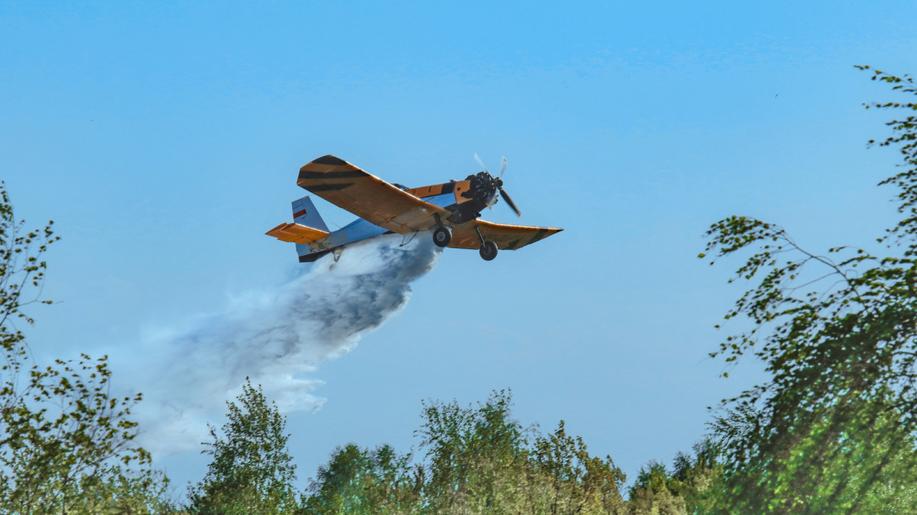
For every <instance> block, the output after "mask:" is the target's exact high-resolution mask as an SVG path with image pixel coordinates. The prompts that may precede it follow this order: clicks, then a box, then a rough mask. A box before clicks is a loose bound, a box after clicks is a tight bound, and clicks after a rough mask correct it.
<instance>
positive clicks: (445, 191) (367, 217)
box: [266, 155, 562, 263]
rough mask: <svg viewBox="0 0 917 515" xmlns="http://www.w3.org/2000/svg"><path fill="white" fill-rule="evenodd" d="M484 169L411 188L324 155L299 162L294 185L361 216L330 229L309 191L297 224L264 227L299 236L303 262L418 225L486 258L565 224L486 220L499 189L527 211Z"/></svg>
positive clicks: (444, 243) (296, 204) (286, 237)
mask: <svg viewBox="0 0 917 515" xmlns="http://www.w3.org/2000/svg"><path fill="white" fill-rule="evenodd" d="M476 157H477V156H476ZM479 162H480V160H479ZM482 168H484V170H482V171H480V172H477V173H475V174H471V175H469V176H468V177H466V178H465V180H461V181H455V180H452V181H449V182H444V183H441V184H433V185H430V186H421V187H417V188H407V187H405V186H401V185H400V184H393V183H389V182H386V181H384V180H382V179H380V178H378V177H376V176H375V175H372V174H370V173H368V172H366V171H364V170H362V169H360V168H358V167H356V166H354V165H352V164H350V163H348V162H347V161H344V160H343V159H340V158H338V157H335V156H332V155H326V156H323V157H319V158H318V159H315V160H314V161H312V162H310V163H307V164H305V165H304V166H303V167H302V168H300V170H299V178H298V179H297V181H296V184H297V185H299V186H300V187H302V188H304V189H305V190H307V191H309V192H311V193H314V194H315V195H318V196H319V197H321V198H323V199H325V200H327V201H328V202H331V203H332V204H334V205H336V206H338V207H340V208H342V209H345V210H347V211H349V212H351V213H353V214H355V215H357V217H358V218H357V219H356V220H354V221H353V222H351V223H350V224H348V225H346V226H344V227H342V228H340V229H338V230H336V231H329V230H328V226H327V225H326V224H325V222H324V220H322V217H321V215H319V213H318V211H317V210H316V209H315V205H314V204H313V203H312V200H311V199H310V198H309V197H308V196H305V197H303V198H301V199H298V200H295V201H293V222H292V223H281V224H279V225H277V226H276V227H274V228H273V229H271V230H270V231H267V233H266V234H267V235H268V236H273V237H275V238H277V239H278V240H281V241H285V242H291V243H295V244H296V251H297V254H298V255H299V261H300V262H301V263H307V262H312V261H315V260H316V259H318V258H320V257H322V256H324V255H326V254H328V253H333V257H334V259H335V260H337V259H338V258H340V255H341V252H342V251H343V249H344V248H345V247H346V246H348V245H351V244H353V243H356V242H358V241H363V240H367V239H369V238H374V237H377V236H381V235H383V234H390V233H398V234H402V235H416V234H417V233H418V232H421V231H432V237H433V243H434V244H436V245H437V246H439V247H451V248H458V249H478V251H479V253H480V255H481V258H483V259H484V260H485V261H490V260H492V259H494V258H495V257H497V252H498V250H517V249H520V248H522V247H525V246H526V245H531V244H532V243H535V242H537V241H539V240H542V239H544V238H547V237H548V236H551V235H552V234H556V233H558V232H560V231H561V230H562V229H560V228H557V227H531V226H526V225H510V224H498V223H494V222H488V221H486V220H481V219H480V216H481V211H482V210H483V209H484V208H487V207H491V206H493V205H494V204H495V203H496V202H497V193H498V192H499V194H500V196H501V197H502V198H503V200H504V201H506V204H507V205H508V206H509V207H510V209H512V210H513V212H515V213H516V215H517V216H521V215H522V214H521V212H520V211H519V208H518V207H516V204H515V203H514V202H513V200H512V199H511V198H510V196H509V194H507V193H506V191H505V190H504V189H503V179H502V178H501V177H499V176H498V177H495V176H493V175H491V173H490V172H488V171H487V169H486V167H484V166H482ZM504 168H505V160H504ZM501 175H502V171H501ZM412 237H413V236H412Z"/></svg>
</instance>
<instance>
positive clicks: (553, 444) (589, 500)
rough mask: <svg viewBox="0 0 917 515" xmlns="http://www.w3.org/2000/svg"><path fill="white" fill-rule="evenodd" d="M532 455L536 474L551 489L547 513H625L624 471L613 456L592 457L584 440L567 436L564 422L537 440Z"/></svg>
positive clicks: (539, 436)
mask: <svg viewBox="0 0 917 515" xmlns="http://www.w3.org/2000/svg"><path fill="white" fill-rule="evenodd" d="M530 456H531V461H532V463H533V465H534V468H535V471H536V473H538V474H539V476H540V477H543V478H544V479H545V480H546V481H547V483H548V485H549V486H550V488H549V489H548V491H549V492H550V495H549V496H548V499H547V506H546V508H547V511H546V512H547V513H620V512H623V511H624V507H625V506H624V499H623V498H622V497H621V493H620V488H621V486H622V485H623V484H624V480H625V479H626V478H625V475H624V472H623V471H621V469H619V468H618V467H616V466H615V464H614V462H613V461H612V459H611V456H605V458H600V457H598V456H592V455H590V454H589V450H588V449H587V448H586V443H585V442H584V441H583V439H582V438H581V437H579V436H571V435H569V434H568V433H567V427H566V424H565V423H564V421H563V420H561V421H560V422H559V423H558V425H557V429H555V430H554V432H553V433H550V434H548V435H538V436H537V437H536V438H535V443H534V446H533V449H532V451H531V453H530Z"/></svg>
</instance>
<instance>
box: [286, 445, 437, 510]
mask: <svg viewBox="0 0 917 515" xmlns="http://www.w3.org/2000/svg"><path fill="white" fill-rule="evenodd" d="M423 477H424V476H423V471H422V470H421V469H418V468H415V467H412V466H411V456H410V454H408V455H405V456H398V454H397V453H396V452H395V450H394V449H393V448H392V447H390V446H388V445H383V446H381V447H379V448H378V449H376V450H374V451H369V450H364V449H360V448H359V447H358V446H356V445H353V444H350V445H346V446H344V447H342V448H339V449H337V450H336V451H335V452H334V454H333V455H332V457H331V460H330V462H329V463H328V465H326V466H322V467H320V468H319V470H318V475H317V477H316V479H314V480H313V481H312V482H311V484H310V488H309V491H310V495H308V496H307V497H306V498H305V500H304V509H305V512H306V513H315V514H339V513H347V514H353V515H374V514H404V513H421V512H422V508H423V506H422V499H421V490H422V487H423Z"/></svg>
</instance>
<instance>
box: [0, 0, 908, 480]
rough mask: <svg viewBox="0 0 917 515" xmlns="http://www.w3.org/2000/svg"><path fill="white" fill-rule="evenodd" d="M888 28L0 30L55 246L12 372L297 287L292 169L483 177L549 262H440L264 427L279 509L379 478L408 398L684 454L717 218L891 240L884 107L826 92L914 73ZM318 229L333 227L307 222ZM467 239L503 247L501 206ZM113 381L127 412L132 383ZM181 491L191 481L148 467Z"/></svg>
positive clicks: (712, 391) (604, 442) (88, 10)
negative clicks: (289, 459) (292, 497)
mask: <svg viewBox="0 0 917 515" xmlns="http://www.w3.org/2000/svg"><path fill="white" fill-rule="evenodd" d="M915 16H917V6H915V5H914V4H913V3H910V2H875V3H869V4H867V3H857V2H807V3H805V4H801V3H798V2H767V3H761V4H760V5H755V6H751V5H739V3H736V2H709V3H704V4H703V5H696V4H693V3H692V4H688V3H682V2H670V3H666V2H653V3H646V2H641V3H612V2H574V3H571V2H564V3H557V4H553V5H550V4H536V3H532V2H512V3H509V2H507V3H500V4H499V5H492V4H491V3H485V2H467V1H466V2H416V3H411V2H385V3H383V2H378V3H370V2H349V3H346V4H344V3H342V2H337V3H334V2H271V3H269V4H266V5H265V4H259V5H255V4H252V3H242V2H240V3H230V2H220V3H216V2H213V3H205V2H200V3H195V4H191V3H185V2H174V3H170V2H158V3H147V4H143V3H132V2H131V3H128V2H121V3H113V2H100V3H91V2H88V3H81V4H80V5H79V6H75V5H71V4H69V3H35V2H29V3H25V2H23V3H15V2H14V3H9V2H4V3H0V78H2V80H0V165H2V170H3V171H2V177H3V179H4V180H5V181H6V183H7V187H8V189H9V190H10V193H11V194H12V196H13V199H14V202H15V205H16V206H17V208H18V210H19V213H20V214H21V215H22V216H24V217H26V218H28V219H29V220H31V221H33V222H35V223H38V222H39V221H41V220H44V219H47V218H54V219H55V220H56V221H57V223H58V228H59V231H60V233H61V234H62V235H63V237H64V239H63V241H62V242H61V243H60V244H59V245H57V246H56V248H55V249H54V250H53V252H52V253H51V255H50V260H51V271H50V273H49V275H48V284H47V288H46V292H47V293H48V294H49V296H51V297H53V298H54V299H56V300H58V301H60V303H59V304H58V305H56V306H53V307H49V308H42V310H41V312H40V313H36V315H37V317H38V319H39V325H38V326H36V327H35V328H34V329H33V330H32V337H33V346H34V347H35V348H36V349H37V350H39V352H41V353H43V354H45V355H55V354H66V353H72V352H74V351H76V350H90V351H91V350H93V349H102V348H106V347H118V348H123V349H125V352H130V349H131V346H132V345H134V343H133V342H136V341H138V339H139V338H140V337H141V335H142V334H143V333H144V331H148V330H150V328H155V327H160V326H168V325H171V324H174V323H177V322H178V321H182V320H186V319H187V318H188V317H191V316H194V315H197V314H200V313H207V312H211V311H213V310H215V309H219V307H220V306H223V305H225V303H226V300H227V298H228V297H231V296H233V295H236V294H239V293H240V292H246V291H249V290H260V289H265V288H270V287H271V286H272V285H277V284H280V283H282V282H283V281H285V280H286V279H287V278H289V277H290V276H291V275H293V274H294V273H295V272H296V270H297V268H298V267H299V265H298V264H297V263H296V262H295V253H294V251H293V250H292V248H290V247H288V246H285V245H282V244H280V243H278V242H276V241H273V240H272V239H270V238H267V237H265V236H264V235H263V233H264V231H265V230H266V229H268V228H270V227H272V226H274V225H275V224H276V223H278V222H280V221H285V220H287V219H288V218H289V202H290V201H291V200H293V199H294V198H297V197H299V196H301V194H302V193H301V190H299V189H298V188H297V187H296V185H295V176H296V172H297V170H298V167H299V166H301V165H302V164H303V163H305V162H307V161H309V160H311V159H313V158H315V157H317V156H319V155H323V154H327V153H333V154H336V155H339V156H341V157H343V158H345V159H347V160H349V161H351V162H353V163H355V164H357V165H359V166H361V167H363V168H365V169H367V170H369V171H371V172H373V173H376V174H378V175H380V176H382V177H384V178H387V179H389V180H391V181H395V182H399V183H403V184H408V185H421V184H428V183H433V182H439V181H443V180H447V179H450V178H462V177H464V176H465V175H466V174H467V173H469V172H472V171H474V169H475V163H474V161H473V160H472V157H471V156H472V154H473V153H474V152H477V153H479V154H480V155H481V156H482V157H484V159H485V160H487V161H489V162H490V163H493V166H496V163H498V162H499V156H501V155H506V156H508V157H509V160H510V167H509V170H508V172H507V176H506V181H507V184H508V189H509V191H510V192H511V193H512V195H513V197H514V199H515V200H516V201H517V203H518V204H519V205H520V207H521V208H522V210H523V212H524V217H523V218H522V220H521V221H522V222H523V223H530V224H543V225H556V226H560V227H564V228H565V229H566V231H565V232H563V233H561V234H560V235H557V236H554V237H552V238H550V239H548V240H545V241H544V242H541V243H539V244H538V245H536V246H534V247H531V248H526V249H525V250H523V251H520V252H516V253H510V252H504V253H501V255H500V256H499V257H498V258H497V259H496V260H495V261H493V262H490V263H485V262H483V261H482V260H481V259H480V258H479V257H478V256H477V253H476V252H462V251H448V252H447V253H446V254H445V255H444V256H443V258H442V259H441V260H440V262H439V264H438V266H437V267H436V268H435V269H434V270H433V271H432V272H431V273H430V274H428V275H427V276H425V277H423V278H421V279H420V280H419V281H418V282H417V283H416V284H415V287H414V295H413V298H412V300H411V302H410V303H409V304H408V305H407V307H406V309H404V310H403V311H402V312H401V313H400V314H398V315H397V316H396V317H395V318H393V319H392V320H390V321H388V323H386V324H385V325H384V326H383V327H382V328H380V329H379V330H377V331H375V332H374V333H372V334H370V335H368V336H367V337H366V338H365V339H364V340H363V341H362V343H361V344H360V346H359V347H357V348H356V349H355V350H354V351H353V352H351V353H350V354H348V355H346V356H344V357H342V358H340V359H338V360H336V361H333V362H330V363H326V364H324V365H323V366H322V367H321V368H320V370H319V371H317V372H316V374H315V376H316V377H317V378H320V379H322V380H324V381H325V382H326V384H325V385H324V386H323V387H322V388H320V389H319V390H318V391H317V392H316V393H317V394H319V395H321V396H323V397H326V398H327V399H328V401H327V403H326V405H325V407H324V408H323V409H321V410H320V411H318V412H316V413H299V414H294V415H292V416H291V418H290V429H291V432H292V433H293V438H292V439H291V447H292V450H293V451H294V455H295V457H296V460H297V463H298V464H299V466H300V469H299V475H300V477H301V478H302V479H305V478H306V477H308V476H310V475H311V474H312V473H313V471H314V469H315V467H316V466H317V465H319V464H320V463H323V462H324V461H325V460H326V459H327V457H328V455H329V453H330V451H331V449H332V448H333V447H334V446H335V445H339V444H343V443H346V442H349V441H355V442H357V443H360V444H363V445H375V444H379V443H383V442H390V443H393V444H395V445H396V446H397V447H399V448H401V449H406V448H408V446H410V445H411V444H412V443H413V438H412V435H411V432H412V430H413V429H414V428H415V427H416V425H417V422H418V420H419V414H420V401H421V400H423V399H431V398H432V399H442V400H450V399H458V400H460V401H463V402H471V401H476V400H483V399H484V398H485V397H486V395H487V393H488V392H489V391H490V390H492V389H494V388H511V389H512V390H513V392H514V396H515V400H516V413H517V415H518V417H519V419H520V420H522V421H523V422H526V423H538V424H540V425H541V426H542V427H543V428H545V429H549V428H550V427H551V426H553V425H554V424H555V423H556V422H557V420H559V419H561V418H563V419H565V420H566V421H567V422H568V427H569V428H570V429H571V430H572V431H574V432H576V433H579V434H582V435H583V436H584V437H585V439H586V442H587V444H588V445H589V446H590V448H591V449H592V450H593V451H594V452H596V453H600V454H610V455H612V457H613V458H614V459H615V460H616V461H617V463H618V464H619V465H621V466H622V467H623V468H624V469H625V471H626V472H627V473H628V474H629V475H630V476H631V477H633V476H634V475H635V473H636V471H637V470H638V468H639V467H640V465H642V464H644V463H645V462H646V461H648V460H650V459H659V460H665V461H668V460H670V459H671V458H672V456H674V454H675V453H676V452H677V451H678V450H687V449H688V448H689V447H690V445H691V444H692V443H693V442H695V441H696V440H697V439H699V438H700V437H701V435H702V434H703V432H704V424H705V423H706V422H707V421H708V420H709V415H708V413H707V412H706V410H705V407H706V406H709V405H712V404H715V403H716V402H717V400H719V399H721V398H723V397H725V396H728V395H730V394H732V393H734V392H736V391H738V389H740V388H741V387H742V386H744V385H748V384H750V383H751V382H752V381H755V380H757V379H759V378H760V377H761V376H760V372H759V371H758V369H757V367H755V366H745V367H740V368H739V369H738V370H736V371H734V373H733V378H731V379H729V380H723V379H719V378H718V377H717V374H718V373H719V372H720V371H721V370H722V365H720V364H719V363H717V362H715V361H711V360H709V359H708V358H707V352H709V351H710V350H712V349H714V348H715V346H716V344H717V341H718V340H717V338H718V335H717V333H716V332H715V331H714V330H713V328H712V326H713V324H714V323H716V322H717V320H718V319H719V317H720V315H721V314H722V313H723V312H724V311H725V309H726V308H727V307H728V306H729V305H730V303H731V301H732V300H733V299H734V297H735V296H736V295H737V293H738V292H739V289H738V287H730V286H728V285H727V284H726V279H727V277H728V275H729V270H728V268H727V267H722V268H720V267H717V268H713V269H711V268H710V267H708V266H707V265H706V264H704V263H702V262H701V261H699V260H697V259H696V258H695V255H696V254H697V253H698V251H699V250H700V249H701V248H702V247H703V239H702V235H703V231H704V229H705V228H706V226H707V225H708V224H709V223H711V222H713V221H715V220H717V219H719V218H721V217H723V216H725V215H728V214H733V213H742V214H748V215H752V216H757V217H761V218H765V219H768V220H770V221H774V222H777V223H780V224H782V225H784V226H785V227H787V228H788V229H789V230H790V231H791V232H792V233H793V234H794V235H795V236H796V238H797V240H799V241H800V242H804V243H806V244H808V245H809V246H811V247H813V248H824V247H827V246H830V245H834V244H846V243H852V244H855V243H860V244H868V243H869V242H870V241H871V239H872V237H873V236H875V235H877V234H878V233H879V232H880V231H881V230H882V228H884V227H885V226H887V225H889V224H890V223H891V221H892V220H893V217H894V210H893V205H892V204H891V203H890V202H888V200H889V198H890V196H891V195H890V192H889V191H883V190H882V189H879V188H876V187H874V185H875V183H876V182H877V181H878V180H879V179H880V178H882V177H884V176H886V175H888V174H889V173H890V172H891V171H892V170H893V168H892V167H893V165H894V162H895V159H896V156H895V155H894V154H893V153H891V152H888V151H884V150H876V149H871V150H870V149H867V148H866V146H865V141H866V140H867V139H869V138H870V137H874V136H876V135H881V134H883V132H882V131H883V127H882V125H881V122H882V118H881V116H880V115H876V114H875V113H871V112H866V111H864V110H863V109H862V107H861V103H862V102H864V101H867V100H871V99H878V98H881V97H882V96H883V95H885V91H884V89H882V88H881V87H879V86H877V85H876V84H875V83H872V82H870V81H868V80H867V76H866V75H865V74H863V73H861V72H857V71H855V70H854V69H853V68H852V65H854V64H858V63H870V64H874V65H876V66H879V67H883V68H885V69H888V70H890V71H896V72H907V71H912V72H913V71H915V70H917V52H915V43H917V35H915V33H914V31H913V23H911V20H913V19H914V18H915ZM320 209H321V210H322V212H323V214H324V215H325V217H326V219H327V220H328V221H330V222H331V223H335V224H338V225H340V224H343V223H345V222H347V221H349V220H350V216H349V215H348V214H347V213H345V212H342V211H339V210H336V209H334V208H331V207H328V206H327V205H322V206H320ZM487 217H488V218H490V219H494V220H497V221H514V217H513V215H512V213H511V212H510V211H509V210H508V209H507V208H506V207H505V206H503V205H498V206H497V207H496V208H495V209H494V210H493V211H492V212H490V213H487ZM115 373H116V378H115V379H116V381H124V382H129V381H130V378H128V377H118V376H117V370H116V372H115ZM164 464H165V465H166V466H167V467H168V468H169V472H170V473H171V474H172V475H173V476H174V477H175V478H176V479H177V480H178V481H179V482H180V483H181V482H184V481H186V480H189V479H195V478H197V477H199V476H200V474H201V473H202V471H203V466H204V464H205V461H204V460H203V459H202V458H199V457H195V456H190V457H189V456H185V457H180V458H170V459H169V460H166V462H165V463H164Z"/></svg>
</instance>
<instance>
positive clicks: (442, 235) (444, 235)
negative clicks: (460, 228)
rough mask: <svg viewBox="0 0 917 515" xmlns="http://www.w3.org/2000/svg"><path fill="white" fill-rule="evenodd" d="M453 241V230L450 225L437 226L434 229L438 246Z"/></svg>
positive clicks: (434, 236) (434, 239)
mask: <svg viewBox="0 0 917 515" xmlns="http://www.w3.org/2000/svg"><path fill="white" fill-rule="evenodd" d="M450 241H452V231H451V230H450V229H449V228H448V227H437V228H436V230H435V231H433V243H435V244H436V246H437V247H445V246H447V245H449V242H450Z"/></svg>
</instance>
